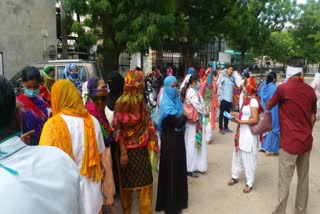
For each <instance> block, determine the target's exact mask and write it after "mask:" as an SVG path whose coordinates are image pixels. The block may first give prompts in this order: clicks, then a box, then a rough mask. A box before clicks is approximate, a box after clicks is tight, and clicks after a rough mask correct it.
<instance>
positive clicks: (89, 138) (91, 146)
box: [39, 80, 102, 182]
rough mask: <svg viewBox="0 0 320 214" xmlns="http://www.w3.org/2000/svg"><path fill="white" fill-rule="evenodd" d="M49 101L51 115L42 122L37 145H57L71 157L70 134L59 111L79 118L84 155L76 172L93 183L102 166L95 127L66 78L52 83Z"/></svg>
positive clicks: (71, 84)
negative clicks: (81, 127) (81, 124)
mask: <svg viewBox="0 0 320 214" xmlns="http://www.w3.org/2000/svg"><path fill="white" fill-rule="evenodd" d="M51 102H52V115H53V117H52V118H50V119H49V120H48V121H47V122H46V123H45V124H44V127H43V130H42V134H41V138H40V142H39V145H49V146H55V147H58V148H60V149H62V150H63V151H64V152H66V153H67V154H68V155H69V156H70V157H71V158H72V159H74V155H73V152H72V141H71V136H70V133H69V130H68V127H67V125H66V123H65V121H64V120H63V118H62V117H61V114H64V115H69V116H74V117H83V118H84V154H83V157H82V165H81V170H80V174H81V175H83V176H85V177H87V178H90V179H91V180H92V181H94V182H98V181H100V180H101V178H102V172H101V170H102V169H101V163H100V154H99V149H98V145H97V142H96V134H95V126H94V123H93V120H92V117H91V115H90V114H89V113H88V111H87V109H86V108H85V107H84V105H83V102H82V99H81V96H80V94H79V92H78V91H77V89H76V87H75V86H74V84H73V83H72V82H71V81H69V80H58V81H57V82H55V84H54V85H53V87H52V90H51ZM79 131H80V130H79Z"/></svg>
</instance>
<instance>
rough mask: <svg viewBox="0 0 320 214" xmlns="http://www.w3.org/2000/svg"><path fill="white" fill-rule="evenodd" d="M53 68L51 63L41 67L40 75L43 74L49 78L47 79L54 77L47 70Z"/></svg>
mask: <svg viewBox="0 0 320 214" xmlns="http://www.w3.org/2000/svg"><path fill="white" fill-rule="evenodd" d="M52 70H54V67H53V66H51V65H47V66H45V67H44V68H43V70H42V75H44V76H45V77H46V78H49V79H54V77H52V76H51V75H50V74H49V72H50V71H52Z"/></svg>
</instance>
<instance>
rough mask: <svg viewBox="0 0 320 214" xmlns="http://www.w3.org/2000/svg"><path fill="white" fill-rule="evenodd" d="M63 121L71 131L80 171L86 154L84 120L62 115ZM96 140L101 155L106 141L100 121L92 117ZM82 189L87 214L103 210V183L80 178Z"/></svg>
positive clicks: (75, 156)
mask: <svg viewBox="0 0 320 214" xmlns="http://www.w3.org/2000/svg"><path fill="white" fill-rule="evenodd" d="M61 116H62V118H63V120H64V121H65V122H66V125H67V127H68V129H69V133H70V135H71V141H72V152H73V155H74V161H75V163H76V165H77V167H78V169H79V171H80V169H81V165H82V157H83V153H84V134H83V131H82V130H84V119H83V118H82V117H72V116H68V115H61ZM92 119H93V122H94V126H95V131H96V138H97V143H98V149H99V154H101V153H102V152H103V151H104V149H105V146H104V141H103V136H102V132H101V128H100V124H99V122H98V120H97V119H96V118H94V117H92ZM80 189H81V199H82V203H83V206H84V213H85V214H97V213H99V211H100V210H101V208H102V194H101V182H100V181H99V182H98V183H95V182H93V181H91V180H90V179H88V178H87V177H84V176H80Z"/></svg>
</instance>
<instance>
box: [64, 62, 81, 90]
mask: <svg viewBox="0 0 320 214" xmlns="http://www.w3.org/2000/svg"><path fill="white" fill-rule="evenodd" d="M76 67H77V65H76V64H74V63H69V64H68V65H66V67H65V68H64V75H65V77H66V79H68V80H70V81H71V82H73V84H74V85H75V86H76V88H77V89H78V91H80V92H81V91H82V85H81V81H80V79H79V74H78V73H76V74H75V73H72V72H71V70H72V69H74V68H76Z"/></svg>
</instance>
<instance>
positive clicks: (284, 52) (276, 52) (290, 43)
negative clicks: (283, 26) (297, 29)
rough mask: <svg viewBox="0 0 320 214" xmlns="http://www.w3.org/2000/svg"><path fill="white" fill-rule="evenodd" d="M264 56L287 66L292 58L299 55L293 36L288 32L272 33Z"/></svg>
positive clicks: (266, 44)
mask: <svg viewBox="0 0 320 214" xmlns="http://www.w3.org/2000/svg"><path fill="white" fill-rule="evenodd" d="M264 54H265V55H267V56H269V57H270V58H271V59H273V60H276V61H278V62H280V63H283V64H285V63H286V62H287V60H288V59H289V58H290V57H291V56H295V55H296V54H297V53H296V51H295V46H294V39H293V37H292V34H291V33H290V32H288V31H281V32H272V33H271V35H270V38H269V39H268V40H267V41H266V43H265V50H264Z"/></svg>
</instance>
